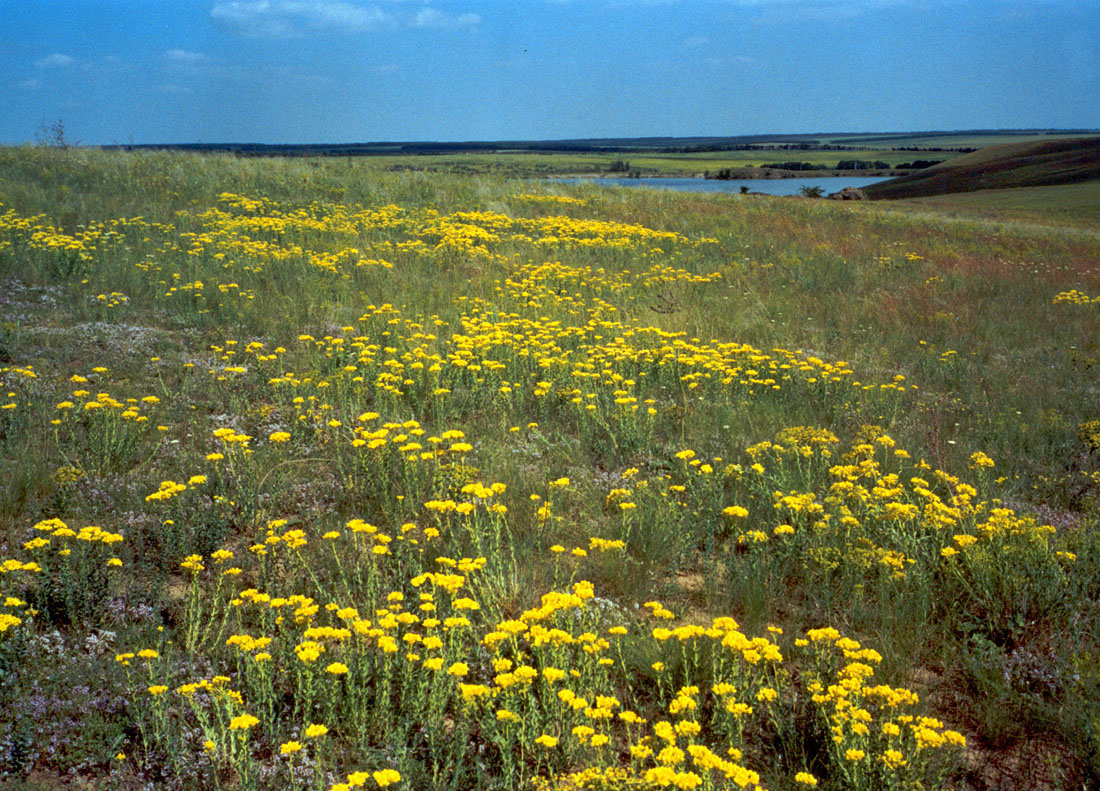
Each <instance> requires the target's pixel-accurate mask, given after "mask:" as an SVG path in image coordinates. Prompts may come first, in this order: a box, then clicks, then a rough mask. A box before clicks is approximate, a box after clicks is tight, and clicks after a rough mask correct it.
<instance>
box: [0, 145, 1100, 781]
mask: <svg viewBox="0 0 1100 791" xmlns="http://www.w3.org/2000/svg"><path fill="white" fill-rule="evenodd" d="M0 202H2V204H3V205H2V206H0V381H2V384H3V388H4V389H3V390H2V391H0V392H2V394H3V396H4V398H3V400H2V401H0V407H2V409H0V784H4V785H5V786H7V787H12V788H22V789H41V788H54V787H59V786H75V785H78V784H85V785H88V786H91V787H103V788H124V789H137V788H144V787H150V786H152V787H166V788H180V789H218V788H245V789H260V788H263V789H268V788H270V789H276V788H287V787H294V788H310V789H321V790H322V791H331V790H332V789H336V791H344V789H347V788H355V787H366V788H373V787H379V788H381V787H392V788H394V789H403V788H409V789H438V790H439V791H443V790H444V789H467V788H476V789H501V791H504V790H505V789H507V790H508V791H512V790H513V789H528V788H530V789H540V791H579V789H609V788H617V789H650V788H670V787H676V788H704V789H719V788H723V789H724V788H750V789H758V788H762V787H766V788H769V789H773V791H776V790H778V791H795V790H796V789H807V788H812V787H815V786H816V787H818V788H821V789H830V790H836V791H841V790H842V789H843V790H846V791H856V790H857V789H860V790H861V789H884V790H885V789H891V790H895V789H896V790H897V791H901V789H909V790H911V791H912V790H914V789H918V788H936V789H940V788H955V789H967V790H968V791H987V790H989V789H998V788H1005V789H1007V788H1034V787H1064V788H1070V787H1073V788H1081V787H1087V784H1088V783H1090V782H1092V781H1093V780H1092V779H1093V778H1095V777H1096V776H1098V775H1100V758H1098V756H1100V738H1098V736H1097V734H1098V733H1100V664H1098V662H1097V657H1098V656H1100V541H1098V539H1097V528H1098V513H1100V505H1098V504H1100V412H1098V409H1097V404H1098V403H1100V393H1098V390H1097V386H1098V385H1097V376H1096V372H1097V370H1100V269H1098V265H1097V262H1098V261H1100V239H1098V238H1097V236H1096V234H1094V233H1092V232H1091V230H1090V229H1089V227H1088V226H1086V225H1080V226H1078V225H1071V224H1070V223H1071V222H1073V221H1072V220H1071V219H1063V220H1062V221H1061V222H1060V223H1058V224H1050V223H1047V222H1045V221H1044V220H1043V219H1042V217H1040V216H1037V215H1036V216H1030V217H1029V218H1028V219H1027V221H1025V222H1017V221H1015V220H1013V219H1011V218H1008V217H1005V218H1002V219H999V220H998V221H996V222H992V221H989V220H988V219H986V218H982V217H964V216H956V217H954V218H952V219H951V220H950V221H945V219H946V217H945V214H944V212H945V211H946V210H943V209H936V208H932V209H927V208H926V209H922V210H920V211H908V210H905V209H904V208H899V206H898V205H895V204H878V203H858V204H847V203H839V202H832V201H809V200H789V199H781V198H775V199H772V198H768V197H763V196H762V197H759V198H755V199H753V200H745V199H742V198H738V197H737V196H722V195H702V194H690V193H673V192H666V191H648V190H625V189H620V190H607V189H600V188H596V187H593V186H588V185H585V186H575V187H574V186H565V185H559V184H548V183H534V184H533V183H531V182H530V181H524V180H511V179H507V178H503V177H499V176H460V175H454V174H439V173H430V174H426V173H423V172H415V171H400V172H395V171H392V170H389V169H387V168H386V166H385V164H384V163H382V162H379V161H375V160H365V159H357V160H354V161H346V160H343V159H341V160H332V159H295V160H286V159H278V158H273V159H265V160H255V159H240V158H236V157H231V156H217V155H198V154H185V153H178V152H177V153H169V152H133V153H122V152H98V151H85V150H79V149H74V150H46V149H37V148H20V149H0Z"/></svg>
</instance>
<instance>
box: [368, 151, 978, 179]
mask: <svg viewBox="0 0 1100 791" xmlns="http://www.w3.org/2000/svg"><path fill="white" fill-rule="evenodd" d="M956 156H958V153H956V152H953V151H933V152H917V151H890V150H885V149H876V148H861V149H857V150H851V151H835V150H826V151H815V150H809V151H804V150H786V149H780V150H774V151H755V150H754V151H706V152H692V153H667V154H655V153H615V154H601V153H588V154H586V153H572V152H565V153H557V152H528V151H522V152H519V151H515V152H511V151H497V152H491V153H488V152H486V153H482V152H476V153H466V154H424V155H416V156H409V155H402V154H398V155H392V156H386V157H381V158H379V160H380V162H381V164H383V165H384V166H388V167H390V168H393V169H402V168H407V169H414V170H429V171H440V172H455V173H459V172H474V173H508V174H514V175H520V176H522V175H526V174H530V175H538V174H564V173H606V172H609V171H610V169H611V168H612V165H613V164H614V163H616V162H619V163H624V162H625V163H627V164H629V167H630V170H631V171H634V172H639V173H642V174H645V175H652V176H656V175H660V176H694V175H697V174H701V173H703V172H704V171H711V172H713V171H717V170H720V169H722V168H750V167H751V168H759V167H761V166H763V165H766V164H773V163H783V162H809V163H811V164H814V165H825V166H827V167H829V168H835V167H836V165H837V163H838V162H839V161H840V160H844V159H861V160H870V161H875V160H879V161H883V162H887V163H889V164H890V165H891V166H896V165H899V164H901V163H903V162H912V161H913V160H914V159H942V160H947V159H951V158H954V157H956Z"/></svg>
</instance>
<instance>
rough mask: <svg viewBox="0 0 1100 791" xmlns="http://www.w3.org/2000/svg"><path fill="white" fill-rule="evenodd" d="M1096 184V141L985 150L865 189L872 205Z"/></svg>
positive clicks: (1099, 147)
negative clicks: (885, 201) (955, 194)
mask: <svg viewBox="0 0 1100 791" xmlns="http://www.w3.org/2000/svg"><path fill="white" fill-rule="evenodd" d="M1092 179H1100V137H1079V138H1070V139H1067V140H1048V141H1037V142H1028V143H1004V144H1001V145H995V146H989V147H987V148H983V149H981V150H979V151H975V152H973V153H970V154H966V155H964V156H961V157H957V158H955V159H952V160H949V161H947V162H944V163H941V164H939V165H935V166H933V167H930V168H927V169H925V170H921V171H918V172H916V173H912V174H909V175H905V176H901V177H899V178H896V179H891V180H889V181H883V182H879V183H878V184H873V185H871V186H868V187H865V188H864V190H863V191H864V193H865V194H866V195H867V197H868V198H870V199H872V200H881V199H892V198H920V197H926V196H929V195H944V194H947V193H953V192H973V191H975V190H987V189H1006V188H1010V187H1040V186H1049V185H1054V184H1074V183H1078V182H1082V181H1090V180H1092Z"/></svg>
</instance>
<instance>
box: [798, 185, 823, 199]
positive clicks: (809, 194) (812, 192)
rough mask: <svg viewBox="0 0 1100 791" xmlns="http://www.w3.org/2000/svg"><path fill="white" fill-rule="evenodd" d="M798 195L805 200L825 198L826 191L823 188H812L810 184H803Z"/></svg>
mask: <svg viewBox="0 0 1100 791" xmlns="http://www.w3.org/2000/svg"><path fill="white" fill-rule="evenodd" d="M798 194H799V195H801V196H802V197H803V198H823V197H825V190H824V188H822V187H811V186H810V185H809V184H803V185H802V186H801V187H800V188H799V190H798Z"/></svg>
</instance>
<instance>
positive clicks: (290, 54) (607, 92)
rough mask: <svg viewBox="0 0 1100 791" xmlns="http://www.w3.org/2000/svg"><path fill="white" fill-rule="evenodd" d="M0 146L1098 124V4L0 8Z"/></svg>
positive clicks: (191, 1)
mask: <svg viewBox="0 0 1100 791" xmlns="http://www.w3.org/2000/svg"><path fill="white" fill-rule="evenodd" d="M0 93H2V95H3V97H4V98H3V100H2V101H0V143H21V142H27V141H33V140H34V139H35V135H36V132H37V131H38V130H39V128H40V127H41V126H42V124H43V123H44V122H52V121H55V120H57V119H61V120H63V121H64V124H65V127H66V130H67V133H68V135H69V137H70V138H71V139H75V140H78V141H80V142H83V143H88V144H103V143H127V142H134V143H181V142H203V143H213V142H259V143H294V142H303V143H304V142H316V143H329V142H367V141H380V140H403V141H410V140H497V139H555V138H576V137H619V136H629V137H634V136H659V135H670V136H696V135H700V136H706V135H740V134H766V133H798V132H845V131H854V132H858V131H908V130H932V129H979V128H1097V127H1100V0H664V1H662V0H512V2H494V1H491V0H205V1H204V2H198V1H197V0H179V1H178V2H158V1H157V0H79V1H62V0H0Z"/></svg>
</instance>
